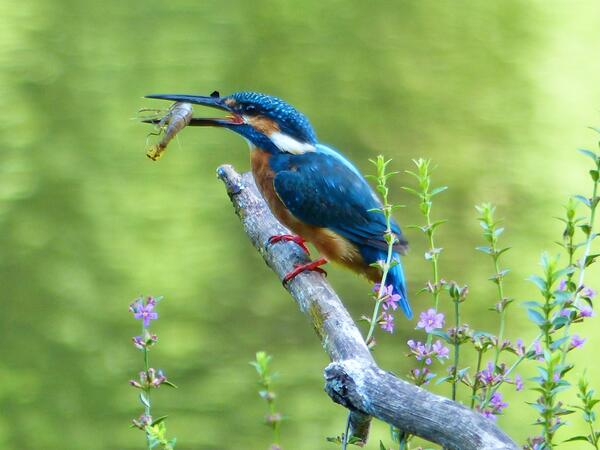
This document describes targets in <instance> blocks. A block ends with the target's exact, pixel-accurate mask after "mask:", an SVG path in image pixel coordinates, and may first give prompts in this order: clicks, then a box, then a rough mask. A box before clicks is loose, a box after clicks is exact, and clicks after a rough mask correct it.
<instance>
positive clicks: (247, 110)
mask: <svg viewBox="0 0 600 450" xmlns="http://www.w3.org/2000/svg"><path fill="white" fill-rule="evenodd" d="M243 109H244V112H245V113H249V114H253V113H255V112H256V106H254V105H244V106H243Z"/></svg>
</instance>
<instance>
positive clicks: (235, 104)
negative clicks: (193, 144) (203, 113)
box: [147, 91, 317, 154]
mask: <svg viewBox="0 0 600 450" xmlns="http://www.w3.org/2000/svg"><path fill="white" fill-rule="evenodd" d="M147 97H148V98H157V99H163V100H172V101H176V102H187V103H193V104H198V105H204V106H211V107H213V108H218V109H221V110H224V111H227V112H228V113H229V114H228V115H227V116H226V117H222V118H196V117H195V118H192V120H191V122H190V125H191V126H217V127H223V128H227V129H230V130H232V131H235V132H236V133H238V134H240V135H242V136H243V137H244V138H246V140H248V142H249V143H250V145H251V146H254V147H258V148H261V149H263V150H265V151H268V152H271V153H278V152H288V153H295V154H298V153H304V152H307V151H313V150H314V148H315V144H316V143H317V137H316V135H315V132H314V130H313V128H312V126H311V124H310V122H309V121H308V119H307V118H306V116H305V115H304V114H302V113H301V112H300V111H298V110H297V109H296V108H294V107H293V106H292V105H290V104H288V103H286V102H284V101H283V100H281V99H280V98H277V97H273V96H271V95H266V94H261V93H258V92H236V93H235V94H231V95H228V96H225V97H221V96H220V95H219V93H218V92H216V91H215V92H213V93H212V94H211V95H210V96H198V95H178V94H155V95H148V96H147Z"/></svg>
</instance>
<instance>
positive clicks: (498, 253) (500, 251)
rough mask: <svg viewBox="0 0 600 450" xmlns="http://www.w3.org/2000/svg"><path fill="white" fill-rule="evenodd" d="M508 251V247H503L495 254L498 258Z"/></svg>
mask: <svg viewBox="0 0 600 450" xmlns="http://www.w3.org/2000/svg"><path fill="white" fill-rule="evenodd" d="M509 250H510V247H504V248H503V249H501V250H498V252H497V253H496V255H497V256H500V255H501V254H502V253H504V252H507V251H509Z"/></svg>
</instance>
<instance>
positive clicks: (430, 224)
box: [402, 158, 448, 311]
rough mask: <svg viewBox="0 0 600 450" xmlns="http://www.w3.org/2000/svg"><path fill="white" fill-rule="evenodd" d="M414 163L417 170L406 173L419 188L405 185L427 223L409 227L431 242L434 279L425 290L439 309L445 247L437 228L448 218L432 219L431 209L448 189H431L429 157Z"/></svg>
mask: <svg viewBox="0 0 600 450" xmlns="http://www.w3.org/2000/svg"><path fill="white" fill-rule="evenodd" d="M413 163H414V164H415V166H416V167H417V171H416V172H412V171H410V170H407V171H406V173H408V174H409V175H412V176H413V177H415V178H416V179H417V182H418V185H419V187H418V190H417V189H413V188H410V187H406V186H403V187H402V189H404V190H405V191H407V192H410V193H411V194H413V195H416V196H417V197H418V198H419V210H420V211H421V214H422V215H423V217H424V218H425V224H424V225H421V226H417V225H413V226H411V227H409V228H415V229H418V230H420V231H422V232H423V233H424V234H425V235H426V236H427V240H428V244H429V249H428V250H427V252H426V253H425V259H426V260H429V261H431V269H432V272H433V274H432V277H433V281H432V282H429V283H428V284H427V287H426V288H425V289H424V290H428V291H429V292H431V294H432V295H433V302H434V308H435V310H436V311H437V310H438V307H439V300H440V293H441V291H442V287H443V283H442V282H441V280H440V275H439V266H438V260H439V257H440V254H441V253H442V250H443V248H441V247H436V246H435V231H436V229H437V228H438V227H439V226H440V225H442V224H443V223H446V222H447V220H446V219H441V220H436V221H432V219H431V209H432V206H433V200H432V199H433V197H434V196H436V195H437V194H439V193H441V192H444V191H445V190H446V189H448V187H447V186H439V187H437V188H433V189H431V171H432V170H433V167H431V160H429V159H422V158H420V159H416V160H413Z"/></svg>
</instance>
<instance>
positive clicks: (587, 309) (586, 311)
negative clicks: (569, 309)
mask: <svg viewBox="0 0 600 450" xmlns="http://www.w3.org/2000/svg"><path fill="white" fill-rule="evenodd" d="M579 315H580V316H581V317H592V316H593V315H594V310H593V309H592V307H591V306H589V305H582V306H580V307H579Z"/></svg>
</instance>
